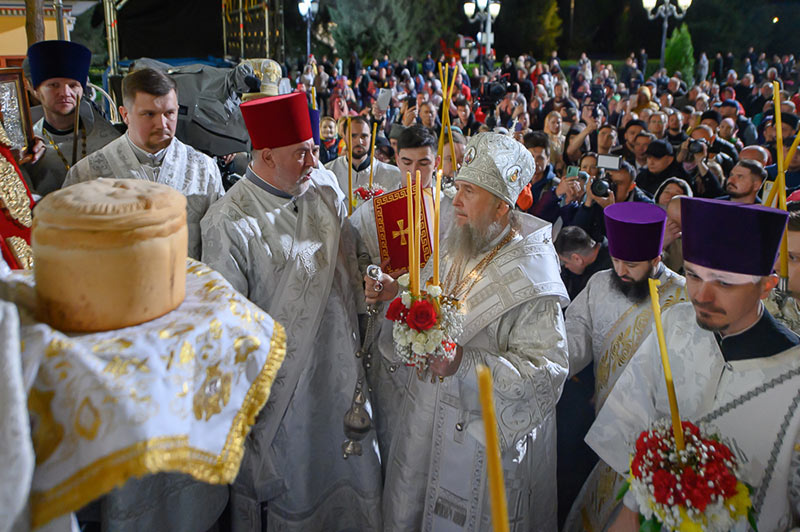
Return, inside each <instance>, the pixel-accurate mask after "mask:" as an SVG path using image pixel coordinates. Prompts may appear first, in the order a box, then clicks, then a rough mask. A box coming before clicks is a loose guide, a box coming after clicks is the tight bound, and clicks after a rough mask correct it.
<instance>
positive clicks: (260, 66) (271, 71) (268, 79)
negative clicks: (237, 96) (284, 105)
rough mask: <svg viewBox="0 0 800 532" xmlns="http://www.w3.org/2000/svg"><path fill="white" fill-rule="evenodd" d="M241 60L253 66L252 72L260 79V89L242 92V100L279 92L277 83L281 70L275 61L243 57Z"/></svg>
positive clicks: (255, 98) (273, 94) (279, 79)
mask: <svg viewBox="0 0 800 532" xmlns="http://www.w3.org/2000/svg"><path fill="white" fill-rule="evenodd" d="M242 62H243V63H245V64H248V65H250V66H251V67H253V74H255V76H256V77H257V78H258V79H259V80H261V90H260V91H259V92H248V93H245V94H243V95H242V102H247V101H250V100H257V99H258V98H264V97H266V96H277V95H278V94H279V92H278V85H279V84H280V81H281V75H282V74H283V71H282V70H281V65H280V64H278V62H277V61H274V60H272V59H244V60H242Z"/></svg>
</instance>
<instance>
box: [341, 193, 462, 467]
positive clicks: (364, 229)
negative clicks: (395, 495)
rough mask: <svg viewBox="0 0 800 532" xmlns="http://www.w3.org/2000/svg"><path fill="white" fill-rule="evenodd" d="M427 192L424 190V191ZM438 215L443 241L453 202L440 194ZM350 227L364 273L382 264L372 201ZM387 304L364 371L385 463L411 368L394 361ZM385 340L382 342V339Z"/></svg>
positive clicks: (430, 205)
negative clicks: (356, 237) (356, 242)
mask: <svg viewBox="0 0 800 532" xmlns="http://www.w3.org/2000/svg"><path fill="white" fill-rule="evenodd" d="M426 192H427V191H426ZM425 205H426V209H427V213H428V220H429V227H430V228H431V230H433V222H432V220H433V198H432V197H431V195H429V194H426V195H425ZM440 207H441V214H440V216H439V222H440V223H439V235H440V236H439V242H441V243H444V242H445V239H446V238H447V233H448V229H449V228H450V226H451V224H452V220H453V218H454V216H455V215H454V211H453V201H452V200H451V199H450V198H449V197H447V196H446V195H445V194H444V193H442V197H441V203H440ZM350 221H351V223H352V224H353V228H354V229H355V230H356V232H357V234H358V250H359V266H360V267H361V271H362V273H364V274H365V273H366V267H367V266H368V265H369V264H377V265H380V263H381V254H380V247H379V243H378V229H377V226H376V224H375V206H374V203H373V201H371V200H370V201H367V202H364V203H363V204H362V205H361V206H360V207H358V209H356V210H355V212H354V213H353V215H352V216H351V217H350ZM386 308H387V305H386V304H379V305H378V313H377V314H376V316H375V317H374V318H373V323H372V325H371V329H370V331H368V332H371V333H373V334H372V335H371V336H372V337H371V338H369V339H368V341H369V345H367V346H365V347H366V348H367V350H368V351H369V352H370V353H372V363H371V365H370V366H371V367H370V370H369V372H368V374H367V377H368V380H369V384H370V387H371V388H372V397H373V419H372V421H373V424H374V426H375V430H376V431H377V435H378V443H379V444H380V450H381V457H382V458H383V464H384V466H385V465H386V457H387V455H388V453H389V447H390V445H391V441H392V434H393V430H392V429H393V427H394V426H395V420H396V417H397V411H398V409H399V408H400V405H401V404H402V394H403V390H404V388H405V383H406V380H407V377H408V375H409V374H410V369H409V368H408V367H406V366H404V365H402V364H398V363H396V362H395V360H394V347H393V345H392V343H391V339H392V322H390V321H389V320H387V319H386ZM382 338H383V339H388V340H387V341H381V339H382Z"/></svg>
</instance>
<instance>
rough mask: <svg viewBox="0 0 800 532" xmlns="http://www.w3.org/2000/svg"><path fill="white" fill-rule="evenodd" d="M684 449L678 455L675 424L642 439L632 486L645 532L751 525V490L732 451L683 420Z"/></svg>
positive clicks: (657, 425) (638, 443)
mask: <svg viewBox="0 0 800 532" xmlns="http://www.w3.org/2000/svg"><path fill="white" fill-rule="evenodd" d="M681 424H682V426H683V433H684V439H685V448H684V449H683V450H681V451H679V450H677V448H676V444H675V437H674V433H673V429H672V424H671V423H670V421H669V420H668V419H665V420H661V421H658V422H656V423H655V424H654V425H653V427H652V428H651V429H650V430H646V431H644V432H642V433H641V434H640V435H639V438H638V439H637V440H636V451H635V452H634V454H633V457H632V459H631V468H630V475H629V477H628V483H626V485H625V486H624V487H623V489H622V491H621V492H620V495H619V497H622V495H623V494H624V493H625V491H627V490H628V489H630V491H631V493H633V495H634V496H635V498H636V502H637V504H638V505H639V512H640V515H641V529H640V530H641V531H657V530H661V529H662V528H663V529H666V530H677V531H680V532H700V531H714V532H715V531H719V532H723V531H724V532H728V531H730V530H732V529H733V528H734V527H735V526H736V525H737V524H743V525H745V526H746V524H747V522H748V521H749V522H750V524H751V525H752V526H753V528H754V529H755V519H754V516H753V515H752V503H751V501H750V490H749V488H748V487H747V486H746V485H745V484H744V483H743V482H742V481H741V480H739V478H738V464H737V462H736V458H735V457H734V455H733V453H732V452H731V450H730V448H729V447H728V446H727V445H725V444H724V443H722V442H721V441H720V440H719V439H718V438H717V437H715V436H705V435H704V434H703V433H702V432H701V430H700V429H699V428H698V427H697V426H696V425H694V424H692V423H690V422H688V421H683V422H681Z"/></svg>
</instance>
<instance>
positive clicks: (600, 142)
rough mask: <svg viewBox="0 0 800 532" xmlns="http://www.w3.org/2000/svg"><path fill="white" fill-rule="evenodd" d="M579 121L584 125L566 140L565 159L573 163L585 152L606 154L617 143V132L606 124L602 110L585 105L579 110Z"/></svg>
mask: <svg viewBox="0 0 800 532" xmlns="http://www.w3.org/2000/svg"><path fill="white" fill-rule="evenodd" d="M581 121H582V122H583V123H584V124H586V127H584V128H583V129H582V130H580V131H579V132H578V133H577V134H575V135H569V136H568V138H567V141H566V142H567V157H566V158H567V159H568V160H569V161H570V162H575V161H577V160H579V159H580V157H581V155H582V154H584V153H585V152H587V151H593V152H595V153H598V154H608V153H610V151H611V149H612V148H613V147H614V145H615V144H616V143H617V130H616V129H615V128H614V127H613V126H611V125H609V124H606V117H605V113H604V112H603V108H602V107H601V106H599V105H595V104H593V103H587V104H585V105H584V106H583V109H581Z"/></svg>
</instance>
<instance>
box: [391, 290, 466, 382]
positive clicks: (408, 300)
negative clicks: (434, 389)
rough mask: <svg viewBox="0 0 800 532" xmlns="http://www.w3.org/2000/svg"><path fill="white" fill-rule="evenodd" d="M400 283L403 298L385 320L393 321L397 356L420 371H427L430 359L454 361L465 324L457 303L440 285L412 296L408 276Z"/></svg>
mask: <svg viewBox="0 0 800 532" xmlns="http://www.w3.org/2000/svg"><path fill="white" fill-rule="evenodd" d="M397 281H398V283H399V284H400V288H401V292H400V295H399V296H398V297H396V298H395V299H394V300H393V301H392V302H391V304H390V305H389V308H388V310H387V311H386V318H387V319H389V320H391V321H393V322H394V324H393V327H392V337H393V338H394V346H395V353H397V356H398V357H399V358H400V359H401V360H402V361H403V362H404V363H405V364H406V365H407V366H414V367H416V368H417V370H418V371H419V372H423V371H425V370H426V369H427V368H428V361H429V359H430V357H442V358H445V359H447V360H453V358H454V357H455V353H456V347H457V345H456V341H457V338H458V335H459V334H461V330H462V327H463V323H464V316H463V314H462V313H461V312H460V311H459V308H458V301H457V300H455V299H452V298H449V297H446V296H442V289H441V287H440V286H437V285H428V287H427V291H420V292H419V295H418V296H415V295H413V292H412V290H410V289H409V276H408V274H405V275H402V276H400V278H399V279H398V280H397Z"/></svg>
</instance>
